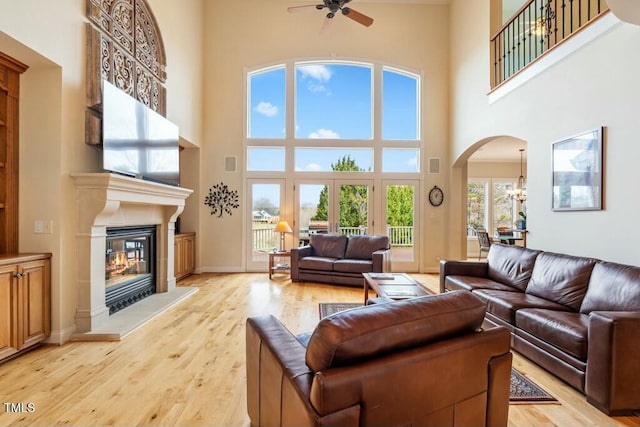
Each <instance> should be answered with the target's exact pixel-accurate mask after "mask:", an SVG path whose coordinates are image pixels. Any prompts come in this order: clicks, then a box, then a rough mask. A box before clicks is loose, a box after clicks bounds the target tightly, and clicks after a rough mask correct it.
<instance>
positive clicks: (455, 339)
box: [246, 291, 512, 427]
mask: <svg viewBox="0 0 640 427" xmlns="http://www.w3.org/2000/svg"><path fill="white" fill-rule="evenodd" d="M484 313H485V304H484V302H483V301H482V300H480V299H479V298H477V297H475V296H474V295H472V294H471V293H469V292H462V291H461V292H451V293H447V294H443V295H431V296H426V297H420V298H414V299H410V300H404V301H398V302H389V303H384V304H378V305H369V306H363V307H359V308H355V309H351V310H346V311H343V312H339V313H336V314H334V315H331V316H328V317H326V318H324V319H323V320H321V321H320V323H319V324H318V326H317V327H316V329H315V330H314V331H313V333H312V334H311V338H310V339H309V341H308V345H307V347H306V348H305V346H304V345H303V344H302V343H301V341H299V340H298V339H297V338H296V337H295V336H294V335H293V334H291V333H290V332H289V331H288V330H287V329H285V327H284V326H283V325H282V324H281V323H280V322H279V321H278V320H277V319H276V318H275V317H273V316H264V317H256V318H249V319H248V320H247V325H246V335H247V336H246V352H247V360H246V361H247V410H248V414H249V418H250V419H251V425H252V426H284V425H288V426H341V427H348V426H372V425H377V426H401V425H420V426H429V425H436V426H447V425H454V424H455V425H473V426H489V425H490V426H505V425H506V424H507V418H508V407H509V378H510V372H511V358H512V356H511V353H510V349H509V332H508V330H507V329H506V328H503V327H497V328H490V329H487V330H481V329H479V327H480V325H481V324H482V321H483V318H484Z"/></svg>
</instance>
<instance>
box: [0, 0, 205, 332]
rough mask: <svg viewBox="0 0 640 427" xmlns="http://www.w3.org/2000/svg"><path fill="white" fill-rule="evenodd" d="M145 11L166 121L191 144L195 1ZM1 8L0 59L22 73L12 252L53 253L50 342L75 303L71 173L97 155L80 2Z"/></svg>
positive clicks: (5, 1) (70, 319)
mask: <svg viewBox="0 0 640 427" xmlns="http://www.w3.org/2000/svg"><path fill="white" fill-rule="evenodd" d="M150 4H151V6H152V9H153V11H154V13H155V15H156V18H157V20H158V24H159V26H160V29H161V31H162V34H163V38H164V43H165V49H166V51H167V56H168V58H170V59H169V61H168V62H169V64H168V70H167V71H168V80H167V88H168V89H167V91H168V102H169V104H168V112H169V118H170V119H171V120H173V121H174V122H176V123H177V124H178V125H179V126H180V128H181V131H182V133H183V135H184V138H185V139H187V140H188V141H189V142H190V143H192V144H195V145H198V144H200V142H201V139H202V138H201V135H202V115H201V111H202V108H201V103H202V96H201V86H202V67H201V63H202V32H203V23H202V19H201V17H202V16H201V13H200V11H201V8H202V2H201V0H188V1H182V2H180V3H179V5H178V2H174V1H172V0H153V1H151V2H150ZM0 10H2V14H0V51H3V52H5V53H7V54H9V55H11V56H13V57H15V58H16V59H18V60H20V61H22V62H24V63H25V64H27V65H29V67H30V68H29V69H28V70H27V71H26V72H25V73H24V74H23V76H22V78H21V85H20V90H21V104H20V133H21V137H20V243H19V244H20V251H23V252H24V251H37V252H52V254H53V266H52V337H51V341H52V342H61V341H64V340H65V339H67V338H68V337H69V335H70V334H71V333H72V332H73V328H74V316H75V309H76V298H77V290H76V285H75V283H76V264H75V258H76V257H75V253H76V247H75V238H76V237H75V234H76V227H75V218H76V213H77V212H76V199H75V189H74V187H73V184H72V182H71V179H70V178H69V174H70V173H71V172H96V171H99V170H100V163H99V159H100V156H99V152H98V151H97V150H95V149H94V148H92V147H89V146H87V145H85V143H84V113H85V93H86V91H85V76H86V73H85V57H86V51H85V23H86V22H87V21H86V19H85V0H67V1H63V2H61V1H56V2H52V1H41V0H23V1H20V2H15V1H10V0H0ZM163 26H166V27H169V28H170V30H167V31H165V30H164V28H163ZM183 29H189V31H184V30H183ZM172 72H173V74H172ZM36 219H40V220H46V221H50V222H51V223H52V224H53V231H52V233H51V234H34V233H33V225H34V224H33V222H34V221H35V220H36Z"/></svg>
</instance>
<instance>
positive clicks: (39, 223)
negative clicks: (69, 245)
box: [33, 219, 53, 234]
mask: <svg viewBox="0 0 640 427" xmlns="http://www.w3.org/2000/svg"><path fill="white" fill-rule="evenodd" d="M33 232H34V233H35V234H53V221H51V220H44V219H36V220H35V221H34V223H33Z"/></svg>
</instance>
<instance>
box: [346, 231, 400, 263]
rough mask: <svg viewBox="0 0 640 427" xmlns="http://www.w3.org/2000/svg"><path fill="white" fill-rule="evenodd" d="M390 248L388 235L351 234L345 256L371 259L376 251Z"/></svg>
mask: <svg viewBox="0 0 640 427" xmlns="http://www.w3.org/2000/svg"><path fill="white" fill-rule="evenodd" d="M381 249H389V237H388V236H349V242H348V243H347V251H346V253H345V255H344V257H345V258H351V259H371V258H372V254H373V253H374V252H375V251H379V250H381Z"/></svg>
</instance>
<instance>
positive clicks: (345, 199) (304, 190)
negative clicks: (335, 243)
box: [294, 179, 374, 244]
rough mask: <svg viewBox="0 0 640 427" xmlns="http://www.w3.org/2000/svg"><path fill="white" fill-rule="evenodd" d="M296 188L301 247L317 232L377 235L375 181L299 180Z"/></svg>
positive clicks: (296, 224) (296, 229) (296, 227)
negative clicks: (373, 213) (374, 226)
mask: <svg viewBox="0 0 640 427" xmlns="http://www.w3.org/2000/svg"><path fill="white" fill-rule="evenodd" d="M294 188H295V190H294V191H295V207H296V209H295V213H296V215H295V218H296V219H295V227H294V235H295V236H297V238H298V241H299V244H305V243H308V241H309V236H311V235H313V234H318V233H340V234H347V235H354V234H374V232H373V225H374V222H373V215H372V203H373V202H372V199H373V181H372V180H335V179H324V180H298V181H296V183H295V186H294Z"/></svg>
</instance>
